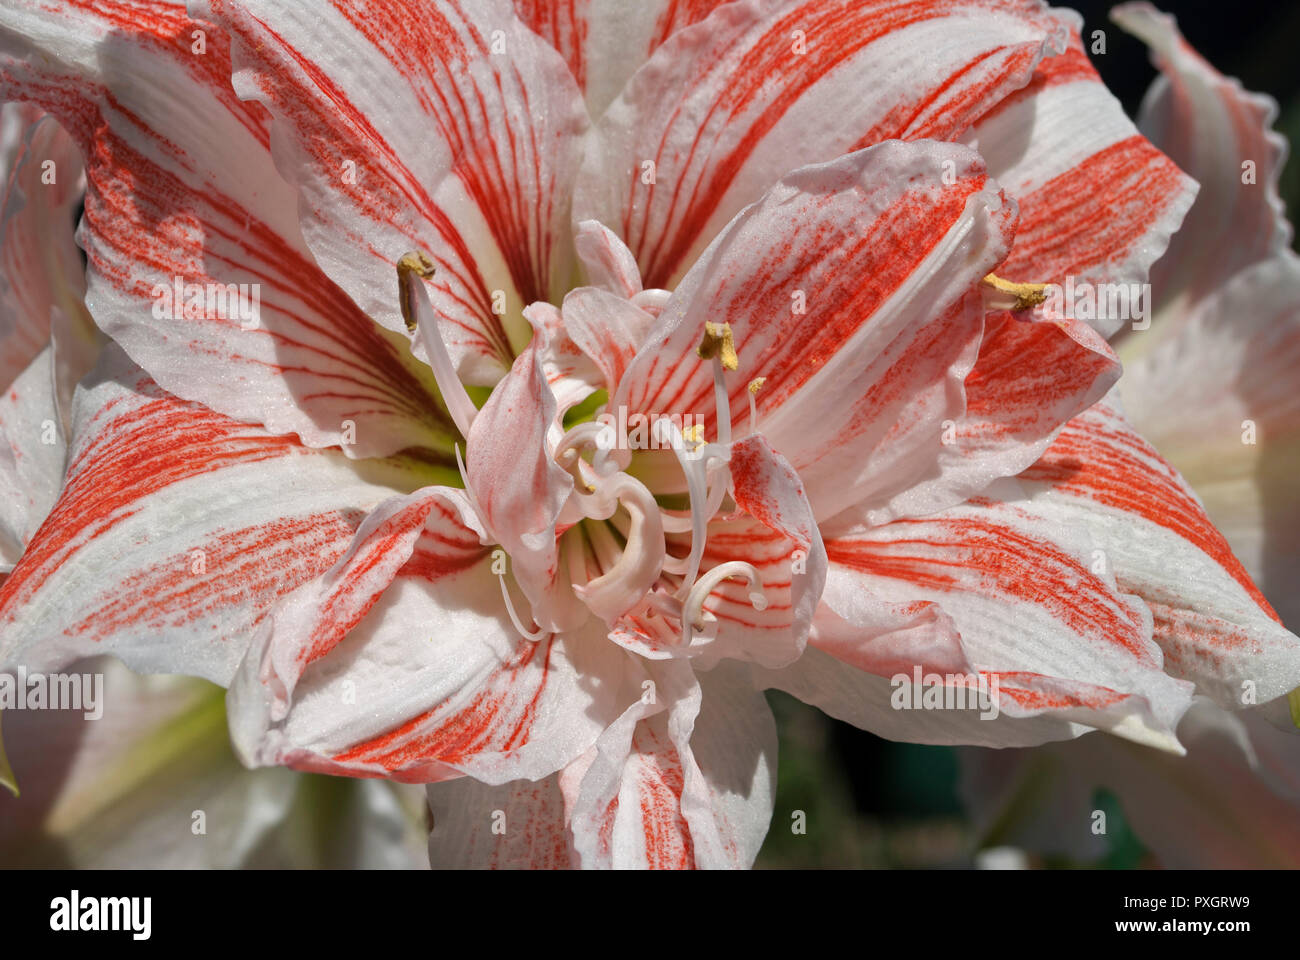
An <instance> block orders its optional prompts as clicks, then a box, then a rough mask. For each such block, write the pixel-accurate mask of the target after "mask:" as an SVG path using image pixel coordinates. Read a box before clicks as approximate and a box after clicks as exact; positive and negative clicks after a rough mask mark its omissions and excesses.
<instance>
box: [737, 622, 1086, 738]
mask: <svg viewBox="0 0 1300 960" xmlns="http://www.w3.org/2000/svg"><path fill="white" fill-rule="evenodd" d="M821 616H824V614H819V617H821ZM879 629H880V628H879V625H878V624H875V623H873V624H872V625H871V626H870V627H869V628H867V629H865V630H862V629H860V628H857V627H854V626H852V625H850V627H849V628H847V630H846V628H844V627H840V628H838V630H837V633H838V632H848V633H853V632H856V633H859V634H860V635H859V636H858V637H857V639H855V640H852V641H850V640H849V639H847V638H845V639H843V640H842V641H841V642H839V643H836V644H834V652H833V653H828V652H825V651H823V650H822V649H821V648H820V646H819V644H820V642H821V641H820V639H819V636H818V632H817V628H816V627H815V628H814V631H813V636H812V638H811V639H810V641H809V644H808V649H807V650H805V651H804V654H803V656H801V657H800V658H799V659H798V660H796V661H795V662H794V663H792V664H790V666H788V667H784V668H782V669H780V670H764V669H761V668H758V667H755V668H754V682H755V683H756V684H757V685H758V686H760V687H762V688H764V689H771V690H781V691H784V692H785V693H788V694H790V695H791V696H792V697H796V698H798V699H799V700H802V701H803V702H804V703H807V704H809V705H811V706H814V707H817V708H818V709H819V710H821V711H822V712H823V713H825V714H827V715H828V716H832V717H834V718H835V719H837V720H842V721H844V722H845V723H851V724H853V726H855V727H858V728H859V729H861V730H869V731H870V732H872V733H874V734H876V736H879V737H883V738H885V739H886V740H895V741H898V742H900V743H930V744H973V745H977V746H986V747H1024V746H1034V745H1036V744H1041V743H1050V742H1052V741H1056V740H1067V739H1069V738H1071V737H1077V736H1079V735H1080V734H1081V733H1085V732H1087V731H1089V730H1091V729H1092V728H1091V727H1087V726H1083V725H1081V724H1078V723H1071V722H1069V721H1068V720H1065V719H1063V718H1061V717H1060V716H1057V715H1056V714H1054V713H1050V712H1048V713H1041V714H1039V715H1037V716H1029V717H1023V716H1013V715H1012V714H1010V713H1007V712H999V713H998V715H997V716H996V717H993V716H990V717H988V719H983V718H981V717H980V710H979V709H978V708H967V709H957V708H956V704H958V703H964V704H967V705H969V704H970V703H972V702H974V701H973V700H972V699H971V697H970V688H969V687H968V688H967V689H966V690H965V691H963V692H962V696H963V697H965V698H966V699H964V700H962V701H957V700H956V699H954V701H953V703H954V708H953V709H942V710H921V709H916V710H904V709H899V708H898V707H896V706H894V704H895V702H897V697H896V692H897V690H898V689H899V688H898V686H897V685H895V684H893V683H891V681H890V680H889V679H887V678H886V676H884V675H882V674H881V673H879V672H878V670H877V668H875V667H873V668H871V669H866V668H863V667H861V666H859V665H858V662H857V661H858V660H859V659H860V658H861V657H864V656H868V653H867V651H868V650H869V648H870V646H871V645H872V644H873V643H875V642H877V639H878V638H879V637H880V636H882V635H881V634H879V633H878V630H879ZM915 629H919V630H920V631H921V632H922V633H925V632H927V631H928V628H927V627H925V626H918V627H916V628H915ZM884 636H888V634H885V635H884ZM909 642H910V641H909V640H908V639H907V638H906V637H905V636H904V638H903V639H902V640H901V641H900V644H901V645H902V649H904V650H907V649H908V647H907V644H908V643H909ZM851 651H856V653H853V652H851ZM841 657H844V658H845V659H841ZM890 669H892V668H890ZM957 672H958V673H961V672H964V671H957ZM897 673H904V674H906V676H907V677H908V681H909V682H910V681H911V678H912V676H913V673H912V669H911V668H908V669H905V670H898V671H894V673H891V674H890V676H894V675H896V674H897ZM923 676H924V673H923ZM936 676H938V677H939V678H943V677H944V676H945V673H940V674H937V675H936ZM944 682H946V681H944ZM955 686H956V685H955V684H954V689H955Z"/></svg>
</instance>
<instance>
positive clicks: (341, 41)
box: [192, 0, 588, 384]
mask: <svg viewBox="0 0 1300 960" xmlns="http://www.w3.org/2000/svg"><path fill="white" fill-rule="evenodd" d="M192 7H193V9H194V10H195V12H196V15H200V16H203V17H206V18H208V19H212V20H215V21H217V22H218V23H220V24H221V25H222V26H223V28H225V29H226V30H228V31H229V32H230V34H231V37H232V42H233V44H234V48H235V51H236V52H235V60H236V64H237V66H238V71H237V72H236V74H235V77H234V83H235V89H236V90H238V91H239V94H240V96H242V97H245V98H247V99H252V100H257V101H260V102H261V103H262V104H264V105H265V106H266V108H267V110H268V111H270V113H271V115H272V117H273V118H274V121H275V130H276V155H277V158H278V160H279V162H280V164H281V169H282V170H284V171H285V174H286V176H288V177H289V178H290V179H291V180H292V182H293V183H294V185H295V186H296V187H297V188H298V191H299V193H300V194H301V196H302V198H303V214H304V215H303V223H302V226H303V232H304V235H305V236H306V239H307V244H308V246H310V248H311V250H312V253H313V254H314V255H315V257H316V259H317V261H318V262H319V263H320V264H321V266H322V267H323V268H324V269H325V271H326V272H327V273H328V274H329V275H330V277H331V278H332V279H334V280H335V281H336V282H337V283H339V284H340V286H342V288H343V289H344V290H346V291H347V293H348V295H349V296H351V297H352V299H353V300H355V301H356V303H357V304H358V305H360V307H361V308H362V309H363V310H365V311H366V312H367V313H369V314H370V315H371V316H372V317H374V318H375V319H377V320H378V321H379V322H380V323H382V324H384V325H385V326H387V327H389V328H390V329H392V330H396V331H400V330H401V329H402V317H401V315H400V313H399V312H398V304H397V302H396V298H395V297H394V296H393V290H392V286H393V284H392V276H393V268H394V265H395V264H396V263H397V260H398V259H399V258H400V257H401V256H403V255H404V254H405V253H406V252H407V251H409V250H424V251H427V252H428V254H429V255H430V256H431V257H432V259H433V261H434V263H435V264H436V265H437V270H438V272H437V275H436V276H435V277H433V279H432V282H431V284H430V295H431V298H432V300H433V305H434V308H435V310H436V312H437V313H438V314H439V316H440V317H441V318H442V321H443V322H442V324H441V332H442V335H443V338H444V340H445V341H446V342H447V344H448V346H449V350H450V353H451V355H452V359H453V361H454V362H455V363H456V365H457V367H458V369H459V370H460V373H461V375H462V377H463V378H464V379H465V380H466V381H467V382H471V383H477V384H492V383H495V382H496V380H498V379H500V377H501V376H502V374H504V372H505V370H506V369H508V368H509V366H510V363H511V361H512V360H513V359H514V356H515V354H516V353H517V352H518V351H519V350H520V349H521V348H522V347H523V345H524V344H525V343H526V342H527V341H528V334H529V329H528V325H527V324H526V323H525V322H524V321H523V316H522V312H521V311H522V310H523V308H524V307H525V306H527V305H528V304H530V303H532V302H534V301H537V300H551V301H554V300H556V299H557V298H558V297H557V295H558V292H559V289H560V286H561V284H564V283H567V281H568V279H569V274H570V258H571V250H572V242H571V239H570V231H569V197H570V195H571V193H572V186H573V180H574V177H575V176H576V173H577V168H578V163H579V159H580V156H579V154H580V151H581V143H582V134H583V132H584V130H585V129H586V126H587V122H588V121H587V114H586V110H585V109H584V107H583V103H582V97H581V93H580V92H579V90H578V88H577V86H576V85H575V84H574V81H573V78H572V77H571V76H570V74H569V69H568V67H567V66H566V65H565V63H564V61H563V59H562V58H561V56H560V55H559V53H557V52H556V51H555V50H553V49H552V48H551V47H550V46H549V45H547V44H546V43H545V42H544V41H542V40H541V39H540V38H539V37H538V36H537V35H536V34H534V33H532V32H531V31H530V30H528V29H527V28H526V27H525V26H524V25H523V23H521V22H520V21H519V20H518V19H517V18H516V16H515V13H514V10H513V8H512V6H511V4H510V2H509V0H437V2H433V3H427V2H423V0H399V2H393V3H385V4H367V3H362V2H357V0H332V2H329V3H323V4H310V5H306V6H300V5H294V4H284V3H279V2H275V0H249V2H247V3H238V2H231V0H205V2H196V3H194V4H193V5H192ZM502 298H504V303H502ZM502 309H504V313H500V312H498V311H500V310H502Z"/></svg>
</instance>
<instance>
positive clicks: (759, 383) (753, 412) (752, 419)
mask: <svg viewBox="0 0 1300 960" xmlns="http://www.w3.org/2000/svg"><path fill="white" fill-rule="evenodd" d="M765 383H767V377H755V378H754V379H753V380H751V381H749V432H750V434H751V435H753V434H755V433H758V404H757V403H756V402H755V400H754V398H755V397H757V396H758V391H760V390H762V389H763V384H765Z"/></svg>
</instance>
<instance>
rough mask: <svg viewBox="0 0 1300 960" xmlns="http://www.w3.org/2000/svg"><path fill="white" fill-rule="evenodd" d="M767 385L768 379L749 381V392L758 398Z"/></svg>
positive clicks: (758, 378) (759, 378) (756, 378)
mask: <svg viewBox="0 0 1300 960" xmlns="http://www.w3.org/2000/svg"><path fill="white" fill-rule="evenodd" d="M765 383H767V377H755V378H754V379H753V380H751V381H749V392H750V393H752V394H753V395H754V396H758V391H760V390H762V389H763V384H765Z"/></svg>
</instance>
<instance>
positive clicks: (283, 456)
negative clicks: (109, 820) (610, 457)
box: [0, 348, 445, 684]
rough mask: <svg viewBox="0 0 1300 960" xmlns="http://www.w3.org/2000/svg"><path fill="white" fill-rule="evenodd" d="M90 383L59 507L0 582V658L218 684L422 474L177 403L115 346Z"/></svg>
mask: <svg viewBox="0 0 1300 960" xmlns="http://www.w3.org/2000/svg"><path fill="white" fill-rule="evenodd" d="M93 378H94V379H93V383H92V385H90V386H89V387H88V388H87V389H84V390H83V391H81V392H79V393H78V394H77V400H76V403H75V405H74V409H73V417H72V421H73V422H72V430H71V438H70V442H69V453H68V472H67V480H66V483H65V485H64V487H63V490H62V492H61V494H60V496H59V500H58V502H57V503H56V504H55V505H54V508H53V510H52V511H51V512H50V515H49V517H48V519H46V521H45V523H44V524H43V525H42V526H41V528H40V529H39V530H38V531H37V532H36V534H35V535H34V536H33V537H32V538H31V541H30V542H29V544H28V546H27V551H26V553H24V555H23V557H22V559H21V560H20V562H19V563H18V565H17V566H16V567H15V568H14V571H13V573H12V574H11V575H10V576H9V578H8V579H7V580H6V581H5V582H4V584H3V586H0V638H2V639H0V662H4V663H15V662H17V663H25V664H27V665H28V666H31V667H33V668H36V669H57V668H58V666H59V665H61V664H65V663H68V662H69V661H71V660H73V659H76V658H77V657H80V656H85V655H88V654H97V653H109V652H111V653H113V654H115V655H116V656H118V657H120V658H121V659H122V660H124V661H125V662H126V663H127V665H128V666H130V667H132V668H133V669H136V670H140V671H143V672H159V673H185V674H192V675H197V676H202V677H205V678H207V679H210V680H213V681H215V682H218V683H222V684H225V683H227V682H229V680H230V677H231V676H232V674H233V673H234V670H235V667H236V665H237V664H238V663H239V660H240V658H241V657H242V656H243V654H244V650H245V649H246V647H247V644H248V641H249V640H250V639H251V637H252V631H253V628H254V626H256V624H257V623H258V622H259V621H260V620H261V618H262V617H263V616H264V615H265V614H266V612H267V610H268V609H269V608H270V606H271V604H272V603H273V602H274V601H275V600H276V599H277V598H278V597H279V596H281V595H282V594H284V593H287V592H288V591H290V590H292V589H293V588H294V587H297V586H298V585H299V584H300V583H302V582H304V581H306V580H310V579H312V578H314V577H316V576H319V575H320V574H322V573H324V572H325V571H326V570H328V569H329V567H330V566H331V564H333V562H334V561H335V559H337V558H338V556H339V555H340V554H341V553H342V552H343V550H344V549H345V548H346V546H347V543H348V541H349V540H351V538H352V534H353V531H354V530H355V529H356V528H357V525H358V524H360V522H361V520H362V519H363V518H364V516H365V514H366V513H367V512H368V511H369V510H370V509H372V508H373V507H374V506H375V505H377V504H378V503H379V502H381V501H382V500H384V499H387V498H388V497H389V496H391V495H392V494H393V493H394V492H396V491H400V490H402V489H412V488H414V487H416V486H419V485H420V484H421V483H422V482H427V480H428V478H429V476H430V474H431V472H432V473H435V474H436V472H437V471H436V469H434V468H433V466H432V465H430V464H420V463H416V462H415V461H413V460H402V461H398V460H390V461H374V462H370V463H367V464H364V465H363V464H359V463H356V462H353V461H350V460H349V459H348V458H346V457H345V456H343V454H342V453H341V452H339V451H337V450H317V449H311V448H307V447H304V446H302V445H301V444H300V443H298V442H297V441H296V440H295V439H294V438H292V437H283V436H281V437H277V436H272V435H270V434H268V433H267V432H266V431H265V430H263V429H261V428H259V427H256V426H253V425H249V424H243V423H239V422H237V421H234V420H231V419H229V418H227V417H223V416H221V415H220V414H217V413H214V412H212V411H211V410H208V409H207V408H205V407H202V406H199V405H197V404H193V403H187V402H185V401H182V400H178V399H177V398H175V397H172V396H170V395H168V394H166V393H164V392H163V391H162V390H161V389H159V387H158V386H157V385H156V384H155V383H154V382H153V380H152V379H151V378H150V377H149V376H148V375H147V374H145V373H143V372H142V371H140V370H139V368H137V367H135V366H134V364H132V363H130V362H129V361H128V360H127V359H126V358H125V357H124V356H123V355H122V353H121V352H120V351H119V350H117V349H115V348H113V349H111V350H109V351H106V352H105V355H104V359H103V362H102V363H101V365H100V368H99V369H98V370H97V371H96V373H95V374H93ZM443 469H444V471H445V467H444V468H443Z"/></svg>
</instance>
